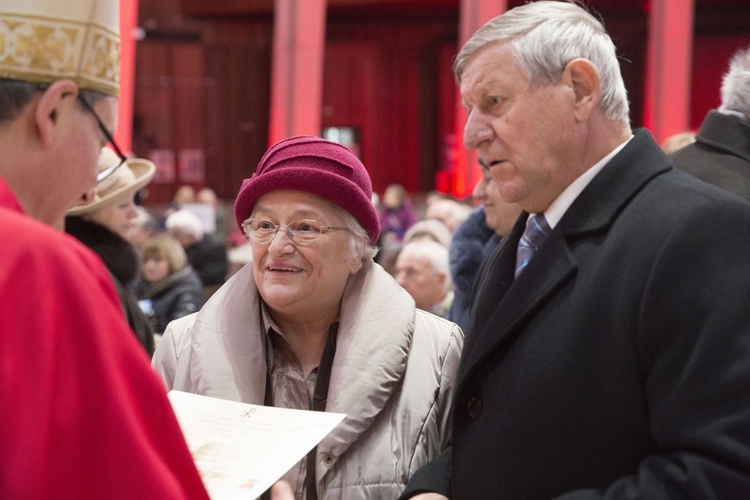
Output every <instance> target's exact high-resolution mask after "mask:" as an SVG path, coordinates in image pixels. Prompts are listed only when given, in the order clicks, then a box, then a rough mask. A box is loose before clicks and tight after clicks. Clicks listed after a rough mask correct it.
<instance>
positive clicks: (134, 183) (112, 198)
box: [68, 148, 156, 216]
mask: <svg viewBox="0 0 750 500" xmlns="http://www.w3.org/2000/svg"><path fill="white" fill-rule="evenodd" d="M118 160H119V157H118V156H117V155H116V154H115V153H114V152H113V151H112V150H111V149H109V148H102V152H101V154H100V155H99V163H98V167H99V171H102V170H104V169H105V168H107V167H110V166H112V165H113V164H115V163H116V162H117V161H118ZM155 172H156V166H155V165H154V164H153V163H151V162H150V161H148V160H144V159H142V158H131V159H129V160H127V161H126V162H125V165H123V166H121V167H120V168H118V169H117V170H115V173H114V174H112V175H110V176H109V177H107V178H106V179H104V180H103V181H101V182H100V183H99V184H97V185H96V196H94V201H92V202H91V203H86V204H81V203H79V204H77V205H76V206H74V207H73V208H71V209H70V210H68V215H72V216H78V215H85V214H89V213H91V212H94V211H96V210H99V209H100V208H104V207H106V206H107V205H110V204H112V203H115V202H117V201H119V200H121V199H123V198H124V197H125V196H126V195H131V194H133V193H135V192H136V191H138V190H139V189H141V188H142V187H143V186H145V185H146V184H148V183H149V182H151V179H153V177H154V173H155Z"/></svg>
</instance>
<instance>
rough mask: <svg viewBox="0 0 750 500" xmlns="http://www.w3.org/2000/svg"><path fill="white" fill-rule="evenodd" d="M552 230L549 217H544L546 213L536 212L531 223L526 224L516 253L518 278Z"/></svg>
mask: <svg viewBox="0 0 750 500" xmlns="http://www.w3.org/2000/svg"><path fill="white" fill-rule="evenodd" d="M551 232H552V228H550V227H549V224H548V223H547V219H545V218H544V214H536V215H535V216H533V217H532V218H531V219H529V223H528V224H526V229H525V230H524V232H523V235H522V236H521V240H520V241H519V242H518V251H517V253H516V278H518V275H519V274H521V271H523V270H524V268H525V267H526V266H527V265H528V264H529V261H531V258H532V257H533V256H534V253H535V252H536V251H537V250H538V249H539V247H540V246H541V245H542V243H543V242H544V238H546V237H547V236H548V235H549V233H551Z"/></svg>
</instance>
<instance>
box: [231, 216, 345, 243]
mask: <svg viewBox="0 0 750 500" xmlns="http://www.w3.org/2000/svg"><path fill="white" fill-rule="evenodd" d="M256 219H259V217H249V218H247V219H245V220H244V221H243V222H242V231H243V232H244V233H245V238H247V239H248V241H249V240H250V234H249V233H248V231H247V227H246V226H247V225H248V223H249V222H251V221H253V220H256ZM260 220H264V221H266V222H268V223H270V224H273V225H274V226H275V227H276V231H274V233H273V235H272V236H271V238H269V240H268V241H267V242H262V243H260V242H258V243H260V244H261V245H265V244H267V243H271V242H272V241H273V239H274V238H275V237H276V235H277V234H279V231H281V229H282V228H283V229H284V232H285V233H286V235H287V236H288V237H289V241H291V242H292V243H294V244H296V245H300V246H306V245H309V244H310V243H312V242H314V241H315V240H317V239H318V237H315V238H314V239H312V240H310V241H309V242H300V241H297V240H296V239H294V237H293V236H292V234H291V230H290V229H289V224H294V223H297V222H304V221H308V222H315V223H316V224H320V236H323V235H324V234H326V233H327V232H329V231H349V232H351V230H350V229H349V228H348V227H343V226H326V225H325V224H323V223H321V222H319V221H316V220H313V219H300V220H295V221H292V222H290V223H289V224H274V223H273V222H271V221H270V220H268V219H260Z"/></svg>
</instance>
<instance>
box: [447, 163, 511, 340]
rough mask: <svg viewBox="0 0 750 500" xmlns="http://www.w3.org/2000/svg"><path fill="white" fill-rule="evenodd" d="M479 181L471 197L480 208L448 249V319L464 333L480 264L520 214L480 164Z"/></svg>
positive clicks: (467, 221) (461, 228) (458, 232)
mask: <svg viewBox="0 0 750 500" xmlns="http://www.w3.org/2000/svg"><path fill="white" fill-rule="evenodd" d="M479 163H480V165H481V167H482V178H481V179H480V180H479V182H477V185H476V186H474V191H473V192H472V197H473V198H474V201H475V202H478V203H481V206H479V207H477V208H475V209H474V210H473V211H472V212H471V215H469V218H468V219H466V220H465V221H464V222H463V223H462V224H461V225H460V226H459V227H458V229H457V230H456V233H455V234H454V235H453V238H452V239H451V243H450V247H448V257H449V260H450V272H451V279H452V280H453V302H452V303H451V307H450V310H449V311H448V316H447V319H449V320H450V321H453V322H455V323H456V324H457V325H458V326H460V327H461V328H462V329H464V330H465V329H466V326H467V323H468V322H469V306H470V305H471V291H472V288H473V286H474V281H475V280H476V277H477V273H478V272H479V268H480V267H481V266H482V262H483V261H484V260H485V259H486V258H487V257H489V255H490V254H491V253H492V251H493V250H494V249H495V247H496V246H497V244H498V243H500V240H501V239H502V238H503V236H505V235H506V234H508V233H510V230H511V229H513V225H514V224H515V222H516V219H518V216H519V215H520V214H521V206H520V205H519V204H518V203H507V202H505V201H503V199H502V197H501V196H500V190H499V187H498V185H497V183H496V182H495V181H493V180H492V174H491V173H490V169H489V167H487V165H485V164H483V163H482V162H479Z"/></svg>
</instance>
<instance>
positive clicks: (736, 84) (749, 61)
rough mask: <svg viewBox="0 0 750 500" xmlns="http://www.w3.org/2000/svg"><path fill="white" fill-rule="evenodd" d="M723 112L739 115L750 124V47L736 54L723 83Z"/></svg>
mask: <svg viewBox="0 0 750 500" xmlns="http://www.w3.org/2000/svg"><path fill="white" fill-rule="evenodd" d="M719 111H721V112H727V111H729V112H734V113H739V114H741V115H742V116H743V117H744V120H745V121H746V122H750V47H747V48H745V49H740V50H738V51H737V52H735V53H734V55H733V56H732V59H731V61H730V63H729V71H727V73H726V74H725V75H724V79H723V80H722V83H721V106H720V107H719Z"/></svg>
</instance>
